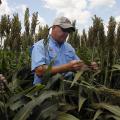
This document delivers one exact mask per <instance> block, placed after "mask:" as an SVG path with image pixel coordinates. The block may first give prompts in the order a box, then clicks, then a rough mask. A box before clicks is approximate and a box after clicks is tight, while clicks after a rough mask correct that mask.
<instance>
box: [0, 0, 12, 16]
mask: <svg viewBox="0 0 120 120" xmlns="http://www.w3.org/2000/svg"><path fill="white" fill-rule="evenodd" d="M3 14H11V10H10V8H9V6H8V3H7V0H2V4H1V5H0V16H1V15H3Z"/></svg>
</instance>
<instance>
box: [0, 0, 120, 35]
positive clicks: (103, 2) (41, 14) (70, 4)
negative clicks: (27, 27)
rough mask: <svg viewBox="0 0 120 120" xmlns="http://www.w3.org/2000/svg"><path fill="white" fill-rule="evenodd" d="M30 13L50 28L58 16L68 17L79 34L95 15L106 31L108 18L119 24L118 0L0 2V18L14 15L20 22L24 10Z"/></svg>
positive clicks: (119, 6) (89, 24)
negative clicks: (5, 15)
mask: <svg viewBox="0 0 120 120" xmlns="http://www.w3.org/2000/svg"><path fill="white" fill-rule="evenodd" d="M27 7H28V8H29V11H30V20H31V17H32V13H34V12H38V20H39V22H40V25H43V26H44V25H46V24H47V25H48V26H51V25H52V23H53V21H54V19H55V18H56V17H58V16H65V17H68V18H69V19H70V20H71V21H73V20H76V28H77V29H78V30H79V32H80V33H81V32H82V30H83V29H86V30H87V29H88V28H89V27H90V26H91V25H92V17H93V16H94V15H97V16H98V17H101V19H102V20H103V23H104V26H105V29H106V30H107V26H108V21H109V18H110V16H113V17H115V19H116V21H117V23H118V22H120V0H2V5H0V16H1V15H3V14H9V15H10V16H11V17H12V16H13V14H14V13H18V14H19V18H20V20H21V22H22V26H23V20H24V12H25V9H26V8H27Z"/></svg>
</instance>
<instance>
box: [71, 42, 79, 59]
mask: <svg viewBox="0 0 120 120" xmlns="http://www.w3.org/2000/svg"><path fill="white" fill-rule="evenodd" d="M69 47H70V48H69V49H71V50H72V51H73V60H80V58H79V57H78V56H77V54H76V52H75V49H74V48H73V47H72V46H71V45H70V44H69Z"/></svg>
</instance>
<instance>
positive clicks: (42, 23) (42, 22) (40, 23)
mask: <svg viewBox="0 0 120 120" xmlns="http://www.w3.org/2000/svg"><path fill="white" fill-rule="evenodd" d="M38 23H39V24H38V25H37V26H36V30H35V32H36V33H37V32H38V30H39V25H40V26H45V25H46V24H47V23H46V22H45V20H44V18H42V17H41V16H40V15H39V14H38Z"/></svg>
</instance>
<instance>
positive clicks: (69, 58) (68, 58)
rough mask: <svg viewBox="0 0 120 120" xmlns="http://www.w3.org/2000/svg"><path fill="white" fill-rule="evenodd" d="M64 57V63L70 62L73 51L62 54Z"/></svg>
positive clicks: (72, 57)
mask: <svg viewBox="0 0 120 120" xmlns="http://www.w3.org/2000/svg"><path fill="white" fill-rule="evenodd" d="M64 56H65V59H66V62H70V61H71V60H74V54H73V51H66V52H64Z"/></svg>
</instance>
